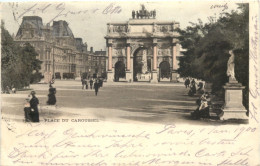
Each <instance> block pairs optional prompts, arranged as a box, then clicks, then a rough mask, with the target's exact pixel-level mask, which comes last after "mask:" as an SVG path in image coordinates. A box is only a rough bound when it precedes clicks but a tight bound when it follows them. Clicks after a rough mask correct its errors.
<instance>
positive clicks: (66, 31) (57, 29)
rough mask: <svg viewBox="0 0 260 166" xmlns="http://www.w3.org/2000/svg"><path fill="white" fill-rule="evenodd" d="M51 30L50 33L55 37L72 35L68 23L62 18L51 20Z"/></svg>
mask: <svg viewBox="0 0 260 166" xmlns="http://www.w3.org/2000/svg"><path fill="white" fill-rule="evenodd" d="M52 27H53V31H52V34H53V36H56V37H73V38H74V35H73V33H72V31H71V29H70V28H69V24H68V23H67V22H66V21H64V20H59V21H53V25H52Z"/></svg>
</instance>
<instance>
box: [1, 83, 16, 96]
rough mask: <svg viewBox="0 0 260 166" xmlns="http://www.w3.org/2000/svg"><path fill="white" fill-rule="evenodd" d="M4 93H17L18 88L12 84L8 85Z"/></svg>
mask: <svg viewBox="0 0 260 166" xmlns="http://www.w3.org/2000/svg"><path fill="white" fill-rule="evenodd" d="M2 93H6V94H10V93H16V88H15V87H14V86H13V85H12V88H10V87H9V86H6V87H5V88H4V90H3V91H2Z"/></svg>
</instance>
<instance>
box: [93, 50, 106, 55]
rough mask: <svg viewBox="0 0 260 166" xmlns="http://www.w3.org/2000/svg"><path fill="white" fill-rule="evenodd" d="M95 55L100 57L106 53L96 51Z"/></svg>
mask: <svg viewBox="0 0 260 166" xmlns="http://www.w3.org/2000/svg"><path fill="white" fill-rule="evenodd" d="M94 54H95V55H97V56H98V55H99V56H104V55H106V51H102V50H101V51H95V53H94Z"/></svg>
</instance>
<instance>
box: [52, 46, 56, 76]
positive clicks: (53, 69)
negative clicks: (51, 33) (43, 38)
mask: <svg viewBox="0 0 260 166" xmlns="http://www.w3.org/2000/svg"><path fill="white" fill-rule="evenodd" d="M54 49H55V42H53V50H52V51H53V53H52V72H53V79H55V66H54V62H55V59H54Z"/></svg>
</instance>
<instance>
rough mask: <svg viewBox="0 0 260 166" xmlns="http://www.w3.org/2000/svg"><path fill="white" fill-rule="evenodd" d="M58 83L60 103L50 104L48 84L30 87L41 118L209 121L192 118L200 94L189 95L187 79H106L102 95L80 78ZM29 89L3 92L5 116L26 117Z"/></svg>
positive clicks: (58, 101) (19, 118) (157, 121)
mask: <svg viewBox="0 0 260 166" xmlns="http://www.w3.org/2000/svg"><path fill="white" fill-rule="evenodd" d="M54 87H55V88H56V89H57V94H56V98H57V106H48V105H47V104H46V101H47V94H48V85H47V84H34V85H31V87H30V88H31V89H34V90H35V91H36V96H37V97H38V98H39V100H40V106H39V108H40V109H39V112H40V120H41V121H44V119H46V118H79V119H84V118H96V119H98V120H99V121H120V122H130V123H137V122H140V123H185V124H187V123H196V124H200V123H205V121H194V120H191V119H190V112H191V111H193V110H195V109H196V104H195V100H196V99H197V98H198V96H195V97H189V96H188V95H187V92H188V89H185V87H184V85H183V83H159V84H151V83H122V82H121V83H104V86H103V87H101V88H100V89H99V92H98V96H95V93H94V90H93V89H92V90H91V89H88V90H82V89H81V82H80V81H74V80H67V81H63V80H62V81H60V80H57V81H56V82H55V84H54ZM29 93H30V91H18V92H17V94H2V98H3V100H2V105H3V107H2V113H3V117H4V118H11V119H15V120H17V121H23V119H24V117H23V116H24V115H23V104H24V103H25V98H26V96H27V95H28V94H29Z"/></svg>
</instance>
